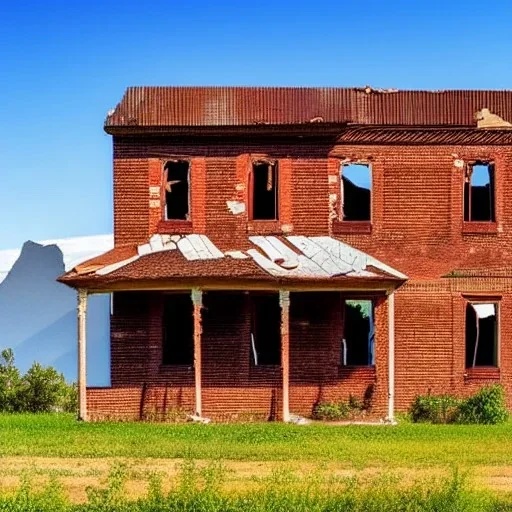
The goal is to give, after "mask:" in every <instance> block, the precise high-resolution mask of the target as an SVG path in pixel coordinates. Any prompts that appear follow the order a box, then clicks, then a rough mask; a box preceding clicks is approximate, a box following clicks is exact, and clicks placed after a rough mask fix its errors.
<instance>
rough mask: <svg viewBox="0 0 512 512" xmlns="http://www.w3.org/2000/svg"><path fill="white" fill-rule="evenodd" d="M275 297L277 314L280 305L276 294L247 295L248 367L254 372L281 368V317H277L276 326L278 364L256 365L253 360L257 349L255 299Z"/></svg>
mask: <svg viewBox="0 0 512 512" xmlns="http://www.w3.org/2000/svg"><path fill="white" fill-rule="evenodd" d="M274 295H275V296H276V298H277V303H278V309H279V312H280V311H281V308H280V304H279V295H278V294H277V293H265V292H259V293H258V292H256V293H254V292H253V293H250V294H249V311H250V329H249V366H250V368H251V369H253V370H255V369H258V368H263V369H264V368H281V366H282V360H281V348H282V337H281V317H280V316H279V325H278V332H279V336H278V339H279V350H278V354H279V357H278V359H279V362H278V363H267V364H262V363H260V362H258V364H256V361H255V359H254V351H255V350H256V347H257V338H256V336H255V331H256V328H255V324H256V322H257V321H258V320H257V316H258V315H257V313H256V306H255V301H254V299H255V297H257V296H259V297H261V296H274ZM253 336H254V345H253Z"/></svg>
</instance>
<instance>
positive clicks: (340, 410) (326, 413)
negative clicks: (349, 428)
mask: <svg viewBox="0 0 512 512" xmlns="http://www.w3.org/2000/svg"><path fill="white" fill-rule="evenodd" d="M349 412H350V407H349V405H348V404H346V403H343V402H341V403H334V402H320V403H319V404H317V405H316V406H315V408H314V410H313V418H314V419H316V420H325V421H338V420H345V419H347V418H348V414H349Z"/></svg>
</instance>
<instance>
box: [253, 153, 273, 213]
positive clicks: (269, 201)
mask: <svg viewBox="0 0 512 512" xmlns="http://www.w3.org/2000/svg"><path fill="white" fill-rule="evenodd" d="M278 190H279V183H278V172H277V163H275V162H274V163H270V162H254V163H253V165H252V219H253V220H277V219H278V198H279V193H278Z"/></svg>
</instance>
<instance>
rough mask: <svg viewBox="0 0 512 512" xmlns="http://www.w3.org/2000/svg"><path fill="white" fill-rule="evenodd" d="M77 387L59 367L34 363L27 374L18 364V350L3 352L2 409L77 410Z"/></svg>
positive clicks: (0, 360)
mask: <svg viewBox="0 0 512 512" xmlns="http://www.w3.org/2000/svg"><path fill="white" fill-rule="evenodd" d="M77 395H78V393H77V387H76V385H75V384H67V383H66V380H65V379H64V376H63V375H62V374H61V373H58V372H57V370H55V368H52V367H44V366H41V365H40V364H39V363H34V364H33V365H32V366H31V368H30V369H29V370H28V371H27V373H26V374H25V375H21V374H20V372H19V370H18V369H17V368H16V366H15V365H14V353H13V351H12V350H11V349H5V350H3V351H2V352H1V354H0V412H33V413H35V412H51V411H64V412H74V411H76V408H77Z"/></svg>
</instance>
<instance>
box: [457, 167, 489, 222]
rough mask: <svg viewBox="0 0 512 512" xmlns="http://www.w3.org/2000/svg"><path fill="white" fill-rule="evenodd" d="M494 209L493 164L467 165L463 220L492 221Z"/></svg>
mask: <svg viewBox="0 0 512 512" xmlns="http://www.w3.org/2000/svg"><path fill="white" fill-rule="evenodd" d="M494 210H495V206H494V164H492V163H485V162H476V163H474V164H470V165H468V166H467V167H466V176H465V179H464V220H465V221H466V222H471V221H484V222H485V221H487V222H494V220H495V213H494Z"/></svg>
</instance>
